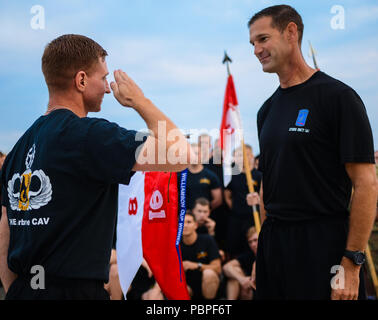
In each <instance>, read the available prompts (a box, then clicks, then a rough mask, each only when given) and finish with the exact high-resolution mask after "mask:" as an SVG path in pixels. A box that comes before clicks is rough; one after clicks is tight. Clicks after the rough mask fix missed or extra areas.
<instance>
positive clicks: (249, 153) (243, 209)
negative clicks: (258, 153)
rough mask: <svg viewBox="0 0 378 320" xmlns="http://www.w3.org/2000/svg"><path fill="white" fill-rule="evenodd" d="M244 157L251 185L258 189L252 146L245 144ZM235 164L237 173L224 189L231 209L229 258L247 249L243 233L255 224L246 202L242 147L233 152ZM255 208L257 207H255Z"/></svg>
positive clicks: (246, 189) (257, 175)
mask: <svg viewBox="0 0 378 320" xmlns="http://www.w3.org/2000/svg"><path fill="white" fill-rule="evenodd" d="M245 152H246V157H247V159H248V162H249V167H250V168H251V175H252V180H253V187H254V189H255V190H256V191H259V190H260V182H261V173H260V172H259V171H257V170H256V169H254V156H253V150H252V147H251V146H250V145H248V144H246V145H245ZM233 156H234V160H235V166H238V167H239V170H238V172H240V173H239V174H237V175H233V176H232V178H231V181H230V183H229V184H228V185H227V187H226V189H225V190H224V196H225V200H226V203H227V205H228V206H229V208H230V209H231V214H230V217H229V219H228V229H227V247H226V248H227V253H228V254H229V256H230V257H231V258H234V257H235V256H236V255H238V254H241V253H242V252H243V251H246V250H248V249H249V247H248V245H247V243H246V241H245V234H246V232H247V230H248V229H249V228H250V227H252V226H254V225H255V221H254V218H253V212H252V208H251V207H250V206H249V205H248V204H247V200H246V197H247V194H248V185H247V177H246V175H245V169H244V163H243V149H242V148H238V149H236V150H234V153H233ZM257 209H259V208H258V207H257Z"/></svg>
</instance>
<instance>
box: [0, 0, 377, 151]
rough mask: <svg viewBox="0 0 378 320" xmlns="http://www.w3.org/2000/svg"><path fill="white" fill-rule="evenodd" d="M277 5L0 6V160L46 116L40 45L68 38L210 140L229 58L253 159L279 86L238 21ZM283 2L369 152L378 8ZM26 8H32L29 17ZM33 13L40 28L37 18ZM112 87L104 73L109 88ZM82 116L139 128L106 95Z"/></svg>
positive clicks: (210, 1) (342, 0)
mask: <svg viewBox="0 0 378 320" xmlns="http://www.w3.org/2000/svg"><path fill="white" fill-rule="evenodd" d="M281 3H282V1H268V0H216V1H215V0H191V1H184V0H175V1H173V0H159V1H156V0H138V1H128V0H126V1H125V0H124V1H121V0H119V1H118V0H114V1H112V0H109V1H89V0H82V1H80V0H64V1H51V0H50V1H26V0H20V1H4V0H0V52H1V53H0V54H1V59H0V96H1V100H0V111H1V113H0V150H2V151H5V152H9V151H10V150H11V148H12V147H13V145H14V144H15V142H16V141H17V139H18V138H19V137H20V136H21V135H22V133H23V132H24V131H25V130H26V129H27V128H28V127H29V126H30V125H31V124H32V123H33V122H34V121H35V119H36V118H38V117H39V116H40V115H41V114H43V113H44V112H45V110H46V106H47V102H48V94H47V88H46V85H45V83H44V79H43V75H42V72H41V56H42V53H43V50H44V47H45V45H46V44H47V43H48V42H49V41H51V40H52V39H54V38H55V37H57V36H59V35H62V34H66V33H77V34H83V35H86V36H89V37H91V38H93V39H94V40H96V41H97V42H99V43H100V44H101V45H102V46H103V47H104V48H105V49H106V50H107V51H108V53H109V56H108V58H107V63H108V67H109V70H110V71H113V70H114V69H116V68H117V69H118V68H122V69H123V70H125V71H126V72H127V73H128V74H129V75H130V76H131V77H132V78H133V79H134V80H135V81H136V83H137V84H138V85H139V86H140V87H141V88H142V90H143V91H144V93H145V95H146V96H147V97H148V98H150V99H151V100H152V101H153V102H154V103H155V104H156V105H157V106H158V107H159V108H161V109H162V110H163V111H164V112H165V113H166V114H167V115H168V116H169V117H170V118H171V119H172V120H173V121H174V122H175V123H176V124H177V126H178V127H180V128H182V129H185V130H194V129H198V130H201V131H203V132H205V131H206V130H207V131H208V132H210V133H215V132H216V130H218V129H219V127H220V122H221V115H222V106H223V98H224V90H225V85H226V80H227V79H226V77H227V72H226V68H225V66H224V65H223V64H222V59H223V54H224V50H227V52H228V54H229V56H230V57H231V58H232V60H233V63H232V64H231V72H232V74H233V77H234V81H235V86H236V91H237V95H238V100H239V107H240V112H241V117H242V122H243V127H244V130H245V140H246V142H248V143H250V144H252V146H253V147H254V149H255V152H256V153H258V151H259V148H258V140H257V129H256V114H257V111H258V109H259V108H260V106H261V105H262V104H263V103H264V101H265V100H266V99H267V98H268V97H269V96H270V95H271V94H272V93H273V91H274V90H275V89H276V88H277V86H278V78H277V76H276V75H274V74H265V73H263V72H262V69H261V66H260V63H259V62H258V60H257V59H256V57H255V56H254V55H253V48H252V46H251V45H250V44H249V33H248V28H247V22H248V20H249V19H250V17H251V16H252V15H253V14H254V13H256V12H257V11H259V10H260V9H262V8H264V7H267V6H269V5H273V4H281ZM285 3H286V4H289V5H292V6H293V7H294V8H296V9H297V10H298V12H299V13H300V14H301V15H302V18H303V21H304V26H305V29H304V36H303V46H302V51H303V55H304V58H305V59H306V61H307V62H308V63H309V64H310V65H311V66H312V61H311V58H310V57H309V44H308V43H309V41H311V43H312V45H313V46H314V48H315V50H316V51H317V61H318V64H319V67H320V69H321V70H322V71H324V72H326V73H328V74H329V75H331V76H333V77H335V78H338V79H339V80H341V81H343V82H345V83H346V84H348V85H350V86H351V87H353V88H354V89H355V90H356V91H357V93H358V94H359V95H360V96H361V98H362V100H363V101H364V103H365V105H366V109H367V111H368V115H369V119H370V122H371V126H372V129H373V135H374V138H375V149H378V143H377V141H378V140H377V139H378V108H377V106H376V104H377V101H378V90H377V89H378V88H377V86H378V72H377V71H378V34H377V30H378V2H377V1H368V0H359V1H353V0H338V1H328V0H320V1H303V0H296V1H294V0H293V1H290V0H289V1H285ZM35 5H39V6H40V7H38V8H37V9H39V10H37V11H33V12H31V9H32V7H33V6H35ZM336 5H338V6H336ZM335 6H336V7H335ZM340 6H341V8H340ZM41 8H42V9H43V11H44V17H45V20H44V26H42V24H41V20H37V19H36V17H37V15H38V17H40V16H41ZM343 12H344V15H343V16H342V13H343ZM342 18H343V19H342ZM36 27H40V28H41V27H43V28H42V29H35V28H36ZM112 79H113V75H112V74H111V75H110V76H109V81H111V80H112ZM89 116H95V117H102V118H106V119H108V120H110V121H114V122H117V123H118V124H119V125H121V126H123V127H126V128H129V129H137V130H139V129H142V128H145V125H144V122H143V121H142V120H141V119H140V118H139V117H138V115H137V114H136V112H135V111H133V110H131V109H125V108H123V107H121V106H120V105H119V104H118V103H117V102H116V101H115V99H114V97H113V96H112V95H107V96H106V97H105V99H104V102H103V106H102V111H101V112H100V113H98V114H92V113H91V114H89Z"/></svg>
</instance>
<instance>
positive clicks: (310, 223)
mask: <svg viewBox="0 0 378 320" xmlns="http://www.w3.org/2000/svg"><path fill="white" fill-rule="evenodd" d="M248 26H249V34H250V42H251V44H252V45H253V46H254V53H255V55H256V57H257V58H258V59H259V61H260V63H261V65H262V68H263V71H264V72H269V73H276V74H277V75H278V78H279V82H280V86H279V88H278V89H277V90H276V91H275V92H274V93H273V95H272V96H271V97H270V98H269V99H268V100H267V101H266V102H265V103H264V104H263V106H262V107H261V109H260V110H259V112H258V115H257V128H258V136H259V142H260V152H261V153H260V166H259V169H260V170H261V171H262V174H263V183H262V191H263V192H262V201H263V203H262V205H261V207H263V206H264V205H265V210H266V213H265V212H264V210H261V211H262V212H261V213H262V220H263V221H264V220H265V216H266V217H267V219H266V220H265V221H264V223H263V225H262V229H261V233H260V236H259V247H258V253H257V261H256V288H257V292H256V295H257V298H259V299H342V300H344V299H357V298H358V297H360V298H363V297H364V288H363V287H364V286H363V279H362V277H360V275H362V273H361V272H360V271H361V270H360V269H361V264H362V263H363V262H364V251H365V249H366V246H367V242H368V239H369V236H370V233H371V230H372V226H373V220H374V216H375V208H376V201H377V181H376V178H375V170H374V151H373V138H372V132H371V127H370V124H369V120H368V117H367V114H366V110H365V107H364V105H363V102H362V101H361V99H360V97H359V96H358V95H357V93H356V92H355V91H354V90H353V89H352V88H350V87H349V86H347V85H345V84H344V83H342V82H341V81H338V80H336V79H334V78H332V77H330V76H328V75H327V74H325V73H323V72H321V71H318V70H315V69H312V68H311V67H310V66H308V65H307V64H306V62H305V60H304V58H303V56H302V53H301V42H302V35H303V22H302V18H301V16H300V15H299V14H298V13H297V11H296V10H295V9H293V8H292V7H290V6H287V5H279V6H272V7H269V8H266V9H263V10H262V11H260V12H258V13H257V14H255V15H254V16H253V17H252V18H251V19H250V21H249V23H248ZM352 186H353V187H354V193H353V196H352V202H351V209H350V212H349V210H348V207H349V203H350V200H351V190H352ZM340 267H341V268H342V269H340ZM337 268H339V274H338V276H339V277H340V276H341V275H342V274H343V275H344V276H345V278H344V279H342V280H344V287H338V285H337V284H336V285H334V281H331V280H332V278H333V277H334V276H335V270H336V269H337ZM342 271H343V272H342Z"/></svg>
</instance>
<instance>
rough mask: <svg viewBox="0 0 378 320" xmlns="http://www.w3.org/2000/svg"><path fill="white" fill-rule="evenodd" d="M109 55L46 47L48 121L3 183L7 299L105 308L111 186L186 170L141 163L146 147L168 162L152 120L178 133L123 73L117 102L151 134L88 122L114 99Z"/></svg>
mask: <svg viewBox="0 0 378 320" xmlns="http://www.w3.org/2000/svg"><path fill="white" fill-rule="evenodd" d="M106 55H107V52H106V51H105V50H104V49H103V48H102V47H101V46H100V45H99V44H98V43H96V42H95V41H93V40H92V39H89V38H87V37H84V36H80V35H64V36H61V37H58V38H57V39H55V40H53V41H52V42H50V43H49V44H48V45H47V46H46V48H45V51H44V54H43V57H42V71H43V73H44V76H45V80H46V83H47V87H48V90H49V105H48V108H47V112H46V113H45V114H44V115H43V116H41V117H39V118H38V119H37V120H36V121H35V122H34V124H33V125H32V126H31V127H30V128H29V129H28V130H27V131H26V132H25V134H24V135H23V136H22V137H21V138H20V139H19V140H18V142H17V144H16V145H15V146H14V148H13V149H12V151H11V152H10V153H9V155H8V156H7V158H6V160H5V162H4V166H3V170H2V176H1V184H2V188H3V190H2V206H3V207H2V218H1V220H0V234H1V238H0V276H1V281H2V282H3V285H4V289H5V290H6V291H7V296H6V298H7V299H109V295H108V294H107V292H106V291H105V290H104V283H105V282H107V281H108V277H109V261H110V254H111V248H112V240H113V235H114V228H115V219H116V215H117V204H118V184H120V183H122V184H128V183H129V180H130V177H131V175H132V173H131V172H132V171H143V170H145V171H146V170H149V171H180V170H184V169H185V168H186V167H187V165H186V164H182V163H181V164H180V163H179V164H176V165H171V163H173V161H172V160H170V159H169V158H168V163H167V162H166V163H158V162H156V161H147V162H145V161H144V162H143V164H142V163H141V161H140V157H143V156H144V154H145V153H148V152H147V150H150V148H151V149H152V150H158V148H159V155H161V153H162V152H163V154H165V156H167V154H168V152H167V151H168V149H169V148H170V147H171V146H172V145H173V142H172V141H167V139H166V138H167V137H162V136H159V135H158V132H157V131H158V129H157V127H158V125H157V124H158V121H163V122H164V123H165V124H166V132H168V133H169V132H170V131H171V130H173V129H175V130H177V128H176V126H175V125H174V124H173V123H172V122H171V121H170V120H169V119H168V118H167V117H166V116H165V115H164V114H163V113H162V112H161V111H160V110H159V109H157V108H156V106H154V104H153V103H152V102H151V101H150V100H148V99H147V98H146V97H145V96H144V94H143V92H142V91H141V89H140V88H139V87H138V86H137V85H136V84H135V83H134V82H133V80H132V79H130V78H129V77H128V76H127V75H126V74H125V73H124V72H123V71H121V70H117V71H115V72H114V77H115V82H112V83H111V84H110V86H111V89H112V91H113V93H114V96H115V98H116V99H117V100H118V102H119V103H120V104H121V105H123V106H127V107H130V108H132V109H134V110H136V111H137V112H138V113H139V114H140V116H141V117H142V118H143V119H144V121H145V122H146V124H147V126H148V128H149V129H150V130H151V132H152V133H153V134H151V135H150V136H148V137H147V138H146V137H145V136H144V137H140V136H138V135H137V132H135V131H133V130H127V129H124V128H121V127H119V126H118V125H117V124H115V123H110V122H108V121H106V120H104V119H98V118H88V117H87V114H88V112H98V111H100V109H101V103H102V99H103V97H104V95H105V93H110V92H111V91H110V88H109V84H108V82H107V80H106V77H107V75H108V70H107V65H106V61H105V57H106ZM177 134H179V132H178V130H177ZM155 137H157V138H155ZM178 138H179V140H178V142H179V145H175V147H178V148H179V150H180V152H183V154H184V155H186V159H185V161H186V162H187V163H188V162H189V154H188V151H190V146H189V145H188V143H187V142H186V140H185V137H184V136H182V135H179V136H178ZM159 140H162V141H160V142H159ZM142 144H143V145H142ZM161 145H165V146H166V149H165V150H164V149H162V148H161ZM154 156H155V157H154V159H153V160H155V159H157V158H158V157H157V154H154ZM35 267H37V269H36V268H35ZM34 270H37V272H38V273H37V274H35V271H34ZM42 271H43V272H42Z"/></svg>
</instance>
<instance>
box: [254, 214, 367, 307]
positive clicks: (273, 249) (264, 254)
mask: <svg viewBox="0 0 378 320" xmlns="http://www.w3.org/2000/svg"><path fill="white" fill-rule="evenodd" d="M347 235H348V223H347V220H340V219H314V220H308V221H300V222H298V221H295V222H288V221H282V220H278V219H275V218H267V219H266V220H265V221H264V224H263V226H262V228H261V232H260V235H259V240H258V249H257V260H256V289H257V291H256V299H260V300H267V299H274V300H329V299H330V297H331V280H332V278H333V277H334V276H335V273H331V271H334V272H335V270H332V268H333V266H338V265H340V262H341V259H342V257H343V254H344V250H345V246H346V241H347ZM359 299H366V293H365V283H364V278H363V272H362V269H361V272H360V288H359Z"/></svg>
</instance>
